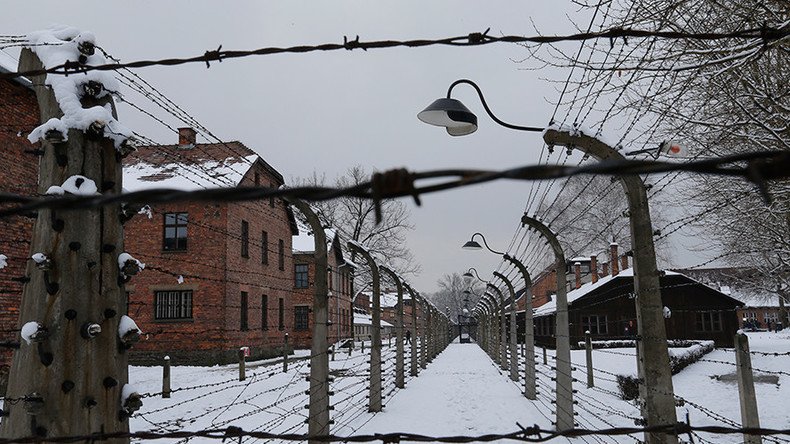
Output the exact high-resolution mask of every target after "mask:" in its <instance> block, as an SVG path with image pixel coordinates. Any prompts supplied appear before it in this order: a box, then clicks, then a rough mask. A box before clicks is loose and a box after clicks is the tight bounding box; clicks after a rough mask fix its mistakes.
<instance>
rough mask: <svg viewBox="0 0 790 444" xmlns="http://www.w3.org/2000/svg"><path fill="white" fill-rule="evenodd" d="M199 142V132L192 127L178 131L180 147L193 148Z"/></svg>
mask: <svg viewBox="0 0 790 444" xmlns="http://www.w3.org/2000/svg"><path fill="white" fill-rule="evenodd" d="M196 141H197V132H196V131H195V130H194V129H193V128H190V127H186V128H179V129H178V145H179V146H191V145H195V142H196Z"/></svg>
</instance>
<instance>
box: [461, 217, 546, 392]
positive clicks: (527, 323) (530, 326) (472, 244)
mask: <svg viewBox="0 0 790 444" xmlns="http://www.w3.org/2000/svg"><path fill="white" fill-rule="evenodd" d="M475 236H480V238H481V239H482V240H483V245H485V247H486V248H487V249H488V251H490V252H492V253H494V254H500V255H502V258H503V259H505V260H506V261H508V262H510V263H511V264H513V265H514V266H515V267H516V268H517V269H518V271H519V272H521V278H522V279H523V280H524V301H525V303H524V355H525V356H524V375H525V378H524V396H526V397H527V399H537V389H536V387H535V384H536V383H535V327H534V320H533V317H532V278H531V277H530V275H529V272H528V271H527V267H525V266H524V264H523V263H522V262H521V261H520V260H518V259H516V258H514V257H513V256H511V255H509V254H507V253H504V252H499V251H496V250H494V249H493V248H491V247H490V246H489V245H488V242H486V237H485V236H484V235H483V234H482V233H479V232H478V233H474V234H473V235H472V237H471V238H470V239H469V241H468V242H466V243H465V244H464V245H463V246H462V247H461V248H463V249H465V250H482V249H483V247H482V246H481V245H480V244H479V243H477V242H476V241H475Z"/></svg>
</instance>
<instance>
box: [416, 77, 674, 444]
mask: <svg viewBox="0 0 790 444" xmlns="http://www.w3.org/2000/svg"><path fill="white" fill-rule="evenodd" d="M461 83H464V84H468V85H470V86H472V87H473V88H474V89H475V91H477V94H478V96H479V97H480V101H481V102H482V104H483V108H485V110H486V113H488V115H489V116H490V117H491V119H492V120H494V122H496V123H498V124H499V125H501V126H504V127H506V128H510V129H514V130H518V131H528V132H542V133H543V140H544V142H545V143H546V144H547V145H549V146H555V145H559V146H565V147H567V148H569V149H572V148H575V149H578V150H580V151H582V152H583V153H584V154H586V155H590V156H592V157H594V158H596V159H597V160H599V161H602V160H623V159H625V157H624V156H623V155H622V154H621V153H620V152H618V151H617V150H615V149H614V147H611V146H609V145H607V144H606V143H604V142H602V141H600V140H598V139H596V138H595V137H592V136H589V135H586V134H584V133H583V132H581V131H578V130H572V131H571V130H567V129H563V128H552V127H549V128H545V129H544V128H538V127H528V126H519V125H513V124H509V123H506V122H503V121H502V120H500V119H499V118H497V117H496V116H495V115H494V113H492V112H491V109H490V108H489V107H488V104H487V103H486V101H485V98H484V97H483V93H482V91H481V90H480V87H478V86H477V84H475V83H474V82H472V81H471V80H467V79H461V80H456V81H455V82H453V83H452V84H451V85H450V88H449V89H448V90H447V99H446V100H452V99H450V95H451V93H452V90H453V88H454V87H455V86H456V85H458V84H461ZM449 105H450V102H446V101H441V102H440V101H435V102H434V103H432V104H431V105H430V106H429V107H428V108H426V109H425V110H424V111H423V112H421V113H420V114H418V118H419V119H420V120H422V121H423V122H426V123H429V124H431V125H437V126H443V127H445V128H447V132H448V133H449V134H450V135H453V136H462V135H466V134H471V133H473V132H474V131H475V130H476V129H477V124H476V120H475V121H474V122H475V124H474V125H472V124H470V123H469V122H468V121H470V120H472V119H471V116H469V115H467V114H465V113H464V112H462V111H461V113H460V114H457V113H456V112H457V111H458V110H460V108H457V106H458V105H461V106H463V104H461V103H460V102H458V104H454V106H456V108H453V109H451V108H450V107H449ZM443 106H446V108H443ZM463 109H465V110H467V111H468V108H466V107H465V106H463ZM442 112H444V114H442ZM465 121H466V124H464V122H465ZM670 145H671V144H670ZM669 151H672V149H671V147H670V149H669ZM620 182H621V183H622V185H623V188H624V189H625V194H626V198H627V200H628V211H629V213H630V228H631V241H632V243H633V246H632V251H633V253H634V290H635V293H636V295H637V296H636V312H637V328H638V331H639V336H640V337H641V338H642V341H641V342H642V343H641V344H640V345H641V346H640V347H639V358H640V360H641V362H642V363H643V365H641V366H640V371H639V377H640V378H641V379H642V380H644V384H642V385H641V387H642V390H641V392H642V393H641V394H642V399H643V400H644V404H643V405H644V416H645V418H646V419H647V426H648V427H650V426H660V425H666V424H668V423H669V424H674V423H675V422H676V421H677V414H676V412H675V399H674V395H673V388H672V373H671V370H670V367H669V350H668V348H667V341H666V337H667V335H666V326H665V323H664V315H663V310H662V308H663V304H662V303H661V287H660V283H659V280H658V267H657V265H656V251H655V244H654V242H653V228H652V224H651V222H650V209H649V207H648V203H647V192H646V191H645V186H644V183H643V182H642V180H641V178H640V177H639V176H635V175H632V176H623V177H621V178H620ZM646 441H648V442H649V443H650V444H653V443H666V444H670V443H677V442H678V441H677V436H674V435H670V434H666V433H661V434H658V433H649V434H646Z"/></svg>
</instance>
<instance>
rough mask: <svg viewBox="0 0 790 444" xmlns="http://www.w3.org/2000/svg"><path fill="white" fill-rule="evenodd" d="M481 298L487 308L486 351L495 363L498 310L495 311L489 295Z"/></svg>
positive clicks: (497, 344) (497, 356)
mask: <svg viewBox="0 0 790 444" xmlns="http://www.w3.org/2000/svg"><path fill="white" fill-rule="evenodd" d="M483 298H484V300H485V303H486V306H487V307H488V316H487V317H486V321H487V324H486V332H487V333H486V336H487V340H486V342H487V343H488V350H487V351H488V355H489V356H491V359H492V360H493V361H494V362H497V361H499V341H498V339H497V338H498V337H499V335H498V334H497V333H498V329H497V325H498V324H499V322H498V316H497V314H498V312H499V310H498V309H497V304H496V302H495V300H494V296H493V295H492V294H491V293H488V292H486V293H485V294H484V295H483Z"/></svg>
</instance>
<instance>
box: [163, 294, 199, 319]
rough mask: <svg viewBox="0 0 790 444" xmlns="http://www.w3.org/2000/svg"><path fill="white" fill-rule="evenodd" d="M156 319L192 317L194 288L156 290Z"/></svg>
mask: <svg viewBox="0 0 790 444" xmlns="http://www.w3.org/2000/svg"><path fill="white" fill-rule="evenodd" d="M154 319H157V320H166V319H192V290H174V291H157V292H155V293H154Z"/></svg>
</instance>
